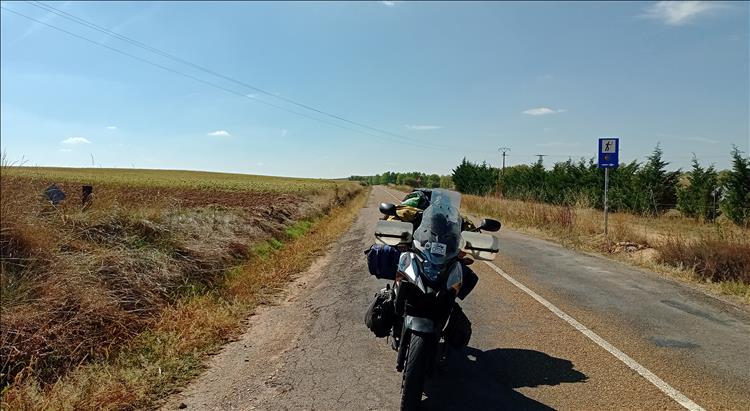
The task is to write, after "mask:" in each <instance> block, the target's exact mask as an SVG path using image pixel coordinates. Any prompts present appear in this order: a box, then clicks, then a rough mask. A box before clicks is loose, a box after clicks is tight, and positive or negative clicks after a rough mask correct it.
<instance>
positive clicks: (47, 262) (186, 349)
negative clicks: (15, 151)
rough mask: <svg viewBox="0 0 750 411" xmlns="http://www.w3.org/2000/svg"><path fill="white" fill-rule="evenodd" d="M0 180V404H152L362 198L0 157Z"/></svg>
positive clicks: (290, 186) (296, 184)
mask: <svg viewBox="0 0 750 411" xmlns="http://www.w3.org/2000/svg"><path fill="white" fill-rule="evenodd" d="M51 184H56V185H57V186H58V187H59V188H60V189H61V190H62V191H64V192H65V193H66V198H65V200H64V201H62V202H61V203H59V204H57V205H55V206H53V205H52V204H50V202H48V201H46V200H45V198H44V197H43V195H42V193H43V192H44V190H45V188H46V187H48V186H50V185H51ZM84 185H91V186H93V196H92V197H91V201H90V202H89V203H87V204H86V205H85V206H84V203H83V201H82V197H81V190H82V186H84ZM0 188H1V192H0V195H1V196H2V208H1V210H0V213H1V214H0V219H1V221H2V228H1V231H0V246H1V251H2V253H1V254H0V257H2V260H1V263H2V272H1V273H0V293H1V294H0V297H2V299H1V302H0V316H2V325H3V326H2V330H1V331H0V380H2V381H0V383H2V385H3V386H5V385H6V384H9V385H8V387H7V388H6V389H5V390H4V391H3V395H2V408H3V409H38V408H55V409H58V408H70V409H79V408H123V407H133V406H146V405H147V404H150V403H151V401H153V400H155V399H156V398H159V397H160V396H161V395H163V394H164V393H165V392H168V391H169V390H171V389H173V387H174V386H175V385H176V384H179V383H180V382H181V381H184V380H186V379H189V378H190V377H191V376H192V375H195V373H197V372H198V371H199V370H200V368H201V364H202V363H201V358H203V356H205V355H206V354H207V353H208V352H210V351H211V350H212V349H215V348H216V347H217V346H219V345H220V344H221V343H222V342H225V341H226V340H227V339H229V338H231V336H232V335H233V333H235V332H237V330H239V328H240V327H241V324H242V320H243V319H244V318H245V317H246V316H247V315H248V314H249V313H251V312H252V310H253V309H254V307H256V306H257V305H258V304H262V303H263V302H265V301H268V299H269V298H270V296H272V295H274V294H275V293H276V292H278V290H280V284H282V283H284V282H286V281H288V280H289V279H291V278H293V276H294V274H295V273H296V272H298V271H299V270H301V269H304V268H305V266H306V264H309V262H310V261H311V260H312V259H313V258H315V257H316V256H317V255H318V254H319V253H320V252H321V250H322V249H323V248H324V247H325V246H326V244H327V242H326V240H330V239H331V238H334V237H335V236H336V235H337V233H338V232H340V231H341V230H343V228H344V226H345V225H346V224H347V223H348V221H349V219H348V217H347V210H350V208H351V207H355V206H356V203H357V201H358V200H357V199H360V198H361V197H362V195H361V192H362V188H361V187H360V186H359V185H358V184H355V183H351V182H346V181H333V180H318V179H298V178H281V177H266V176H255V175H241V174H222V173H207V172H192V171H172V170H165V171H161V170H131V169H66V168H30V167H3V169H2V175H1V176H0ZM308 238H315V239H316V240H315V241H312V240H310V239H308ZM288 253H294V255H293V256H287V254H288ZM270 255H279V256H282V255H283V256H285V257H283V258H282V257H280V258H269V256H270Z"/></svg>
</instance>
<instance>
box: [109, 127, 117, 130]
mask: <svg viewBox="0 0 750 411" xmlns="http://www.w3.org/2000/svg"><path fill="white" fill-rule="evenodd" d="M107 130H117V126H107Z"/></svg>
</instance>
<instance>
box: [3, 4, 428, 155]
mask: <svg viewBox="0 0 750 411" xmlns="http://www.w3.org/2000/svg"><path fill="white" fill-rule="evenodd" d="M0 9H3V10H5V11H7V12H10V13H13V14H16V15H18V16H21V17H23V18H25V19H28V20H31V21H34V22H37V23H39V24H42V25H45V26H47V27H50V28H52V29H55V30H57V31H60V32H62V33H65V34H68V35H70V36H73V37H76V38H78V39H81V40H84V41H87V42H89V43H92V44H95V45H97V46H100V47H104V48H106V49H108V50H111V51H114V52H116V53H119V54H122V55H124V56H127V57H130V58H133V59H135V60H138V61H141V62H143V63H146V64H150V65H152V66H155V67H158V68H160V69H162V70H165V71H169V72H171V73H174V74H178V75H180V76H183V77H187V78H189V79H192V80H194V81H197V82H199V83H202V84H205V85H207V86H210V87H214V88H217V89H220V90H223V91H226V92H227V93H231V94H235V95H237V96H240V97H243V98H247V99H250V100H251V101H254V102H258V103H260V104H265V105H267V106H270V107H274V108H276V109H279V110H282V111H286V112H288V113H291V114H295V115H298V116H301V117H305V118H308V119H310V120H315V121H318V122H321V123H323V124H328V125H331V126H334V127H338V128H341V129H345V130H349V131H354V132H356V133H362V134H366V135H368V136H371V137H375V138H381V139H386V140H390V141H392V142H396V143H400V144H411V145H414V146H419V147H422V148H429V149H438V147H435V146H429V145H426V144H423V143H420V142H415V141H399V140H396V139H394V138H392V137H389V136H383V135H377V134H373V133H369V132H367V131H364V130H358V129H355V128H352V127H348V126H344V125H342V124H337V123H334V122H331V121H327V120H323V119H321V118H317V117H313V116H310V115H308V114H305V113H301V112H299V111H295V110H291V109H288V108H286V107H283V106H279V105H277V104H273V103H269V102H267V101H264V100H260V99H257V98H253V97H249V96H247V95H245V94H244V93H241V92H238V91H236V90H232V89H229V88H226V87H224V86H221V85H219V84H216V83H212V82H210V81H207V80H203V79H201V78H199V77H196V76H193V75H191V74H187V73H184V72H181V71H179V70H175V69H173V68H170V67H167V66H164V65H162V64H159V63H155V62H153V61H151V60H148V59H145V58H143V57H139V56H136V55H134V54H131V53H128V52H125V51H122V50H120V49H118V48H115V47H111V46H108V45H106V44H102V43H99V42H96V41H94V40H92V39H90V38H87V37H85V36H81V35H79V34H76V33H73V32H71V31H68V30H65V29H63V28H60V27H57V26H55V25H52V24H49V23H46V22H44V21H41V20H39V19H35V18H33V17H29V16H27V15H25V14H23V13H19V12H17V11H15V10H11V9H9V8H7V7H3V6H0Z"/></svg>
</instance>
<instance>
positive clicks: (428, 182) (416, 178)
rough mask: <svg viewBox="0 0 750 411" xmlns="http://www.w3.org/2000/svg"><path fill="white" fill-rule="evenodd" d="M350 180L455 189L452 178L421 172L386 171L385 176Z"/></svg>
mask: <svg viewBox="0 0 750 411" xmlns="http://www.w3.org/2000/svg"><path fill="white" fill-rule="evenodd" d="M349 180H354V181H361V182H363V183H365V184H369V185H379V184H382V185H387V184H395V185H403V186H410V187H428V188H454V187H453V179H452V177H451V176H441V175H438V174H425V173H421V172H419V171H409V172H405V173H399V172H391V171H386V172H385V173H383V174H376V175H374V176H351V177H349Z"/></svg>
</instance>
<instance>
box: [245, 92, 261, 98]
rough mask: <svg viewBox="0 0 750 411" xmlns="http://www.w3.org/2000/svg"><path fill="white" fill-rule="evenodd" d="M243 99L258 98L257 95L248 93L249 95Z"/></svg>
mask: <svg viewBox="0 0 750 411" xmlns="http://www.w3.org/2000/svg"><path fill="white" fill-rule="evenodd" d="M245 97H250V98H256V97H258V95H257V94H255V93H249V94H245Z"/></svg>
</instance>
